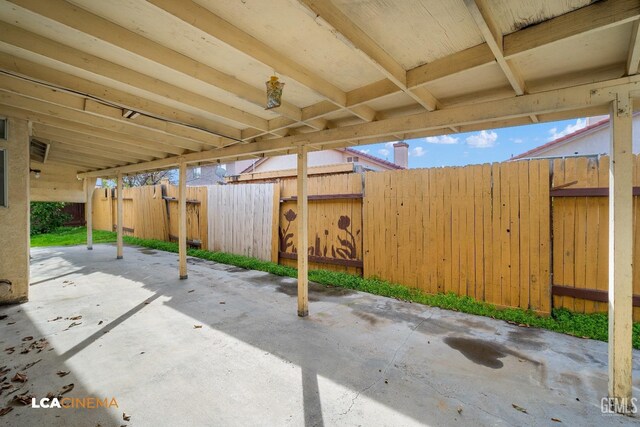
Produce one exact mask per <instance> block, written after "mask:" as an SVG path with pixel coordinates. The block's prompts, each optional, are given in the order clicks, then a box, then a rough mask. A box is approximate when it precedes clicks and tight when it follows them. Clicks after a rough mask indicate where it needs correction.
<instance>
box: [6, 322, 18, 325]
mask: <svg viewBox="0 0 640 427" xmlns="http://www.w3.org/2000/svg"><path fill="white" fill-rule="evenodd" d="M15 324H16V322H7V325H15Z"/></svg>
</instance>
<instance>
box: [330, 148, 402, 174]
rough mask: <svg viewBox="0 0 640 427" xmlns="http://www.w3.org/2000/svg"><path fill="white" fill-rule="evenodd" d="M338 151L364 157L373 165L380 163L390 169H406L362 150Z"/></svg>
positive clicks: (344, 149)
mask: <svg viewBox="0 0 640 427" xmlns="http://www.w3.org/2000/svg"><path fill="white" fill-rule="evenodd" d="M338 151H344V152H347V153H350V154H356V155H358V156H360V157H364V158H366V159H367V160H369V161H371V162H373V163H378V164H379V165H380V166H384V167H387V168H389V169H404V168H403V167H402V166H399V165H396V164H395V163H393V162H390V161H388V160H384V159H381V158H380V157H376V156H374V155H371V154H368V153H363V152H362V151H360V150H354V149H353V148H341V149H339V150H338Z"/></svg>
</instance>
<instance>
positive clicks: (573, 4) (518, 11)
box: [487, 0, 593, 34]
mask: <svg viewBox="0 0 640 427" xmlns="http://www.w3.org/2000/svg"><path fill="white" fill-rule="evenodd" d="M591 3H593V0H488V1H487V5H488V9H489V13H490V14H491V16H492V17H493V19H494V21H495V22H496V24H497V26H498V28H499V29H500V31H502V34H510V33H513V32H514V31H517V30H520V29H522V28H525V27H528V26H530V25H534V24H538V23H540V22H542V21H546V20H547V19H549V18H553V17H555V16H559V15H563V14H565V13H567V12H571V11H572V10H575V9H579V8H581V7H584V6H587V5H589V4H591Z"/></svg>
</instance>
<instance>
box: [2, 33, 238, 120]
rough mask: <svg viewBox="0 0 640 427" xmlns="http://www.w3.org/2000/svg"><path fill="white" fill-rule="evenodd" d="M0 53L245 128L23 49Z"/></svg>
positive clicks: (6, 49) (7, 47)
mask: <svg viewBox="0 0 640 427" xmlns="http://www.w3.org/2000/svg"><path fill="white" fill-rule="evenodd" d="M0 51H2V52H6V53H8V54H10V55H14V56H17V57H20V58H24V59H27V60H29V61H32V62H35V63H38V64H42V65H45V66H47V67H50V68H53V69H55V70H58V71H62V72H65V73H68V74H70V75H73V76H77V77H81V78H83V79H87V80H90V81H93V82H95V83H99V84H101V85H104V86H108V87H112V88H115V89H119V90H121V91H124V92H128V93H130V94H132V95H135V96H139V97H141V98H146V99H148V100H151V101H155V102H158V103H161V104H164V105H167V106H169V107H173V108H175V109H178V110H181V111H184V112H186V113H189V114H193V115H194V116H198V117H203V118H206V119H209V120H214V121H217V122H220V123H222V124H225V125H228V126H232V127H236V128H244V127H245V126H240V125H239V124H238V123H236V122H234V121H231V120H226V119H222V118H220V117H218V116H216V115H213V114H211V113H208V112H206V111H204V110H201V109H198V108H195V107H192V106H189V105H186V104H183V103H181V102H177V101H173V100H171V99H167V98H165V97H163V96H161V95H157V94H156V93H153V92H148V91H145V90H142V89H138V88H135V87H132V86H129V85H128V84H126V83H122V82H121V81H118V80H112V79H109V78H106V77H103V76H99V75H96V74H93V73H90V72H88V71H84V70H81V69H79V68H75V67H72V66H70V65H67V64H63V63H61V62H58V61H54V60H51V59H49V58H45V57H43V56H40V55H37V54H34V53H32V52H28V51H25V50H23V49H20V48H16V47H14V46H10V45H7V44H5V43H2V42H0ZM27 71H28V70H25V72H27Z"/></svg>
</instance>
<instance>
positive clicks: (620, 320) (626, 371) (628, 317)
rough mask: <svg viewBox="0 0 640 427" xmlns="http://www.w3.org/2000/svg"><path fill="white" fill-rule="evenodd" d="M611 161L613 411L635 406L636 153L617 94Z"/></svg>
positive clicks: (626, 101) (625, 101) (626, 102)
mask: <svg viewBox="0 0 640 427" xmlns="http://www.w3.org/2000/svg"><path fill="white" fill-rule="evenodd" d="M610 114H611V143H610V153H611V157H610V165H609V398H614V399H615V400H613V402H611V401H610V403H615V410H616V411H617V412H626V411H628V410H629V407H630V406H631V372H632V370H631V368H632V366H631V354H632V353H631V336H632V335H631V333H632V329H631V327H632V313H633V306H632V293H633V284H632V277H633V274H632V273H633V271H632V262H633V256H632V250H633V233H632V232H631V231H632V230H633V198H632V187H633V179H632V177H633V154H632V151H631V147H632V144H631V135H632V103H631V98H630V97H629V93H628V92H626V93H618V94H617V96H616V99H615V100H614V101H613V102H612V103H611V112H610Z"/></svg>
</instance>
